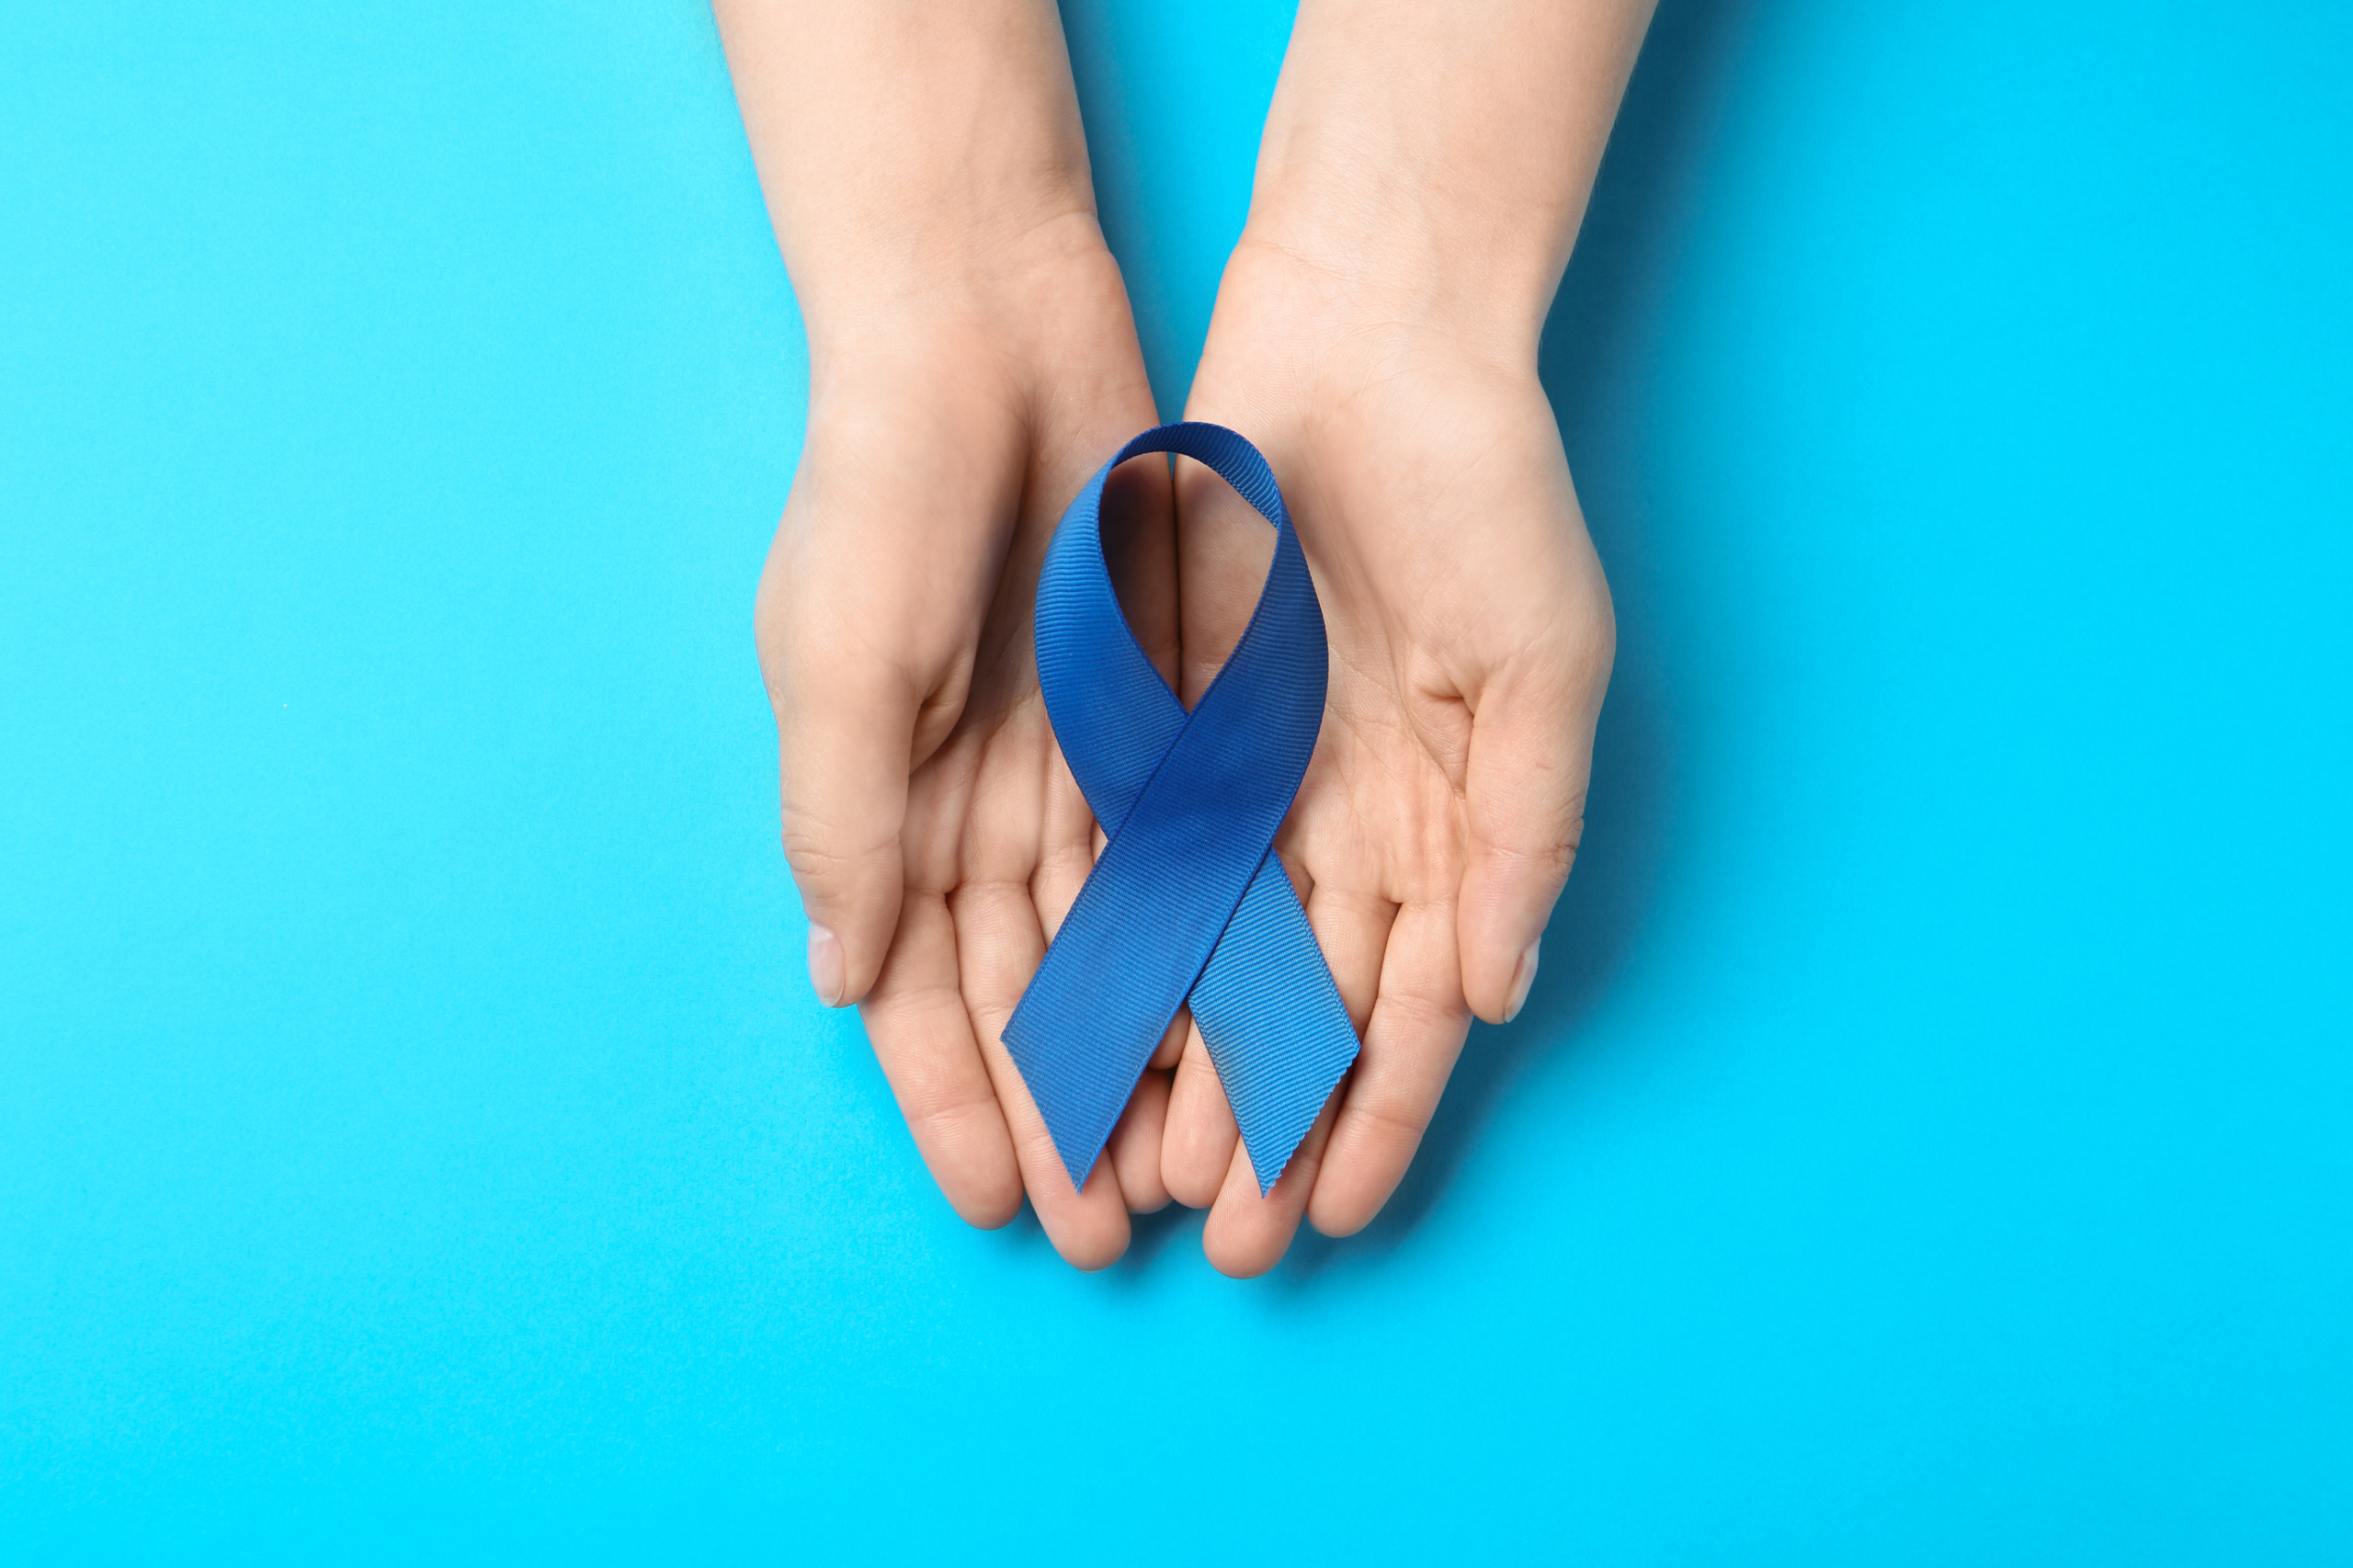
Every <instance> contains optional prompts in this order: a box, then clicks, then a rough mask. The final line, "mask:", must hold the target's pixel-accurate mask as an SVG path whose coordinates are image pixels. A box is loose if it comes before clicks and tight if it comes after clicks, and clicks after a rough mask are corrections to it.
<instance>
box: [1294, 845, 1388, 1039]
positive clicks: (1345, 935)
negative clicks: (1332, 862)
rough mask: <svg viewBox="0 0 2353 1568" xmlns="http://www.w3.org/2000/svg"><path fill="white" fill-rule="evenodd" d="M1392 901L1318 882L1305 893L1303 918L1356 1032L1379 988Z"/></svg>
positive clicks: (1362, 1026)
mask: <svg viewBox="0 0 2353 1568" xmlns="http://www.w3.org/2000/svg"><path fill="white" fill-rule="evenodd" d="M1396 920H1397V906H1396V905H1395V904H1393V903H1390V902H1389V901H1388V900H1387V899H1385V898H1382V897H1381V895H1380V894H1378V893H1369V892H1352V891H1350V890H1347V889H1345V888H1341V887H1337V886H1335V885H1334V884H1332V883H1330V882H1317V883H1316V884H1315V886H1314V888H1313V891H1311V892H1309V893H1308V895H1307V923H1308V925H1309V926H1312V927H1313V928H1314V931H1315V945H1316V946H1317V947H1319V948H1321V949H1324V963H1325V964H1326V965H1327V966H1328V967H1329V968H1330V969H1331V971H1332V980H1333V983H1335V984H1336V985H1337V986H1339V988H1340V1001H1341V1002H1342V1003H1343V1004H1344V1005H1345V1006H1347V1009H1348V1022H1349V1023H1351V1024H1353V1025H1355V1026H1356V1030H1357V1033H1358V1036H1359V1037H1361V1036H1362V1035H1363V1033H1364V1028H1365V1024H1366V1022H1367V1021H1368V1020H1369V1019H1370V1018H1371V1017H1372V1004H1373V999H1374V997H1375V996H1376V995H1378V994H1379V993H1380V989H1381V955H1382V953H1383V952H1385V951H1386V950H1387V949H1388V947H1389V931H1390V927H1391V926H1393V925H1394V924H1395V923H1396Z"/></svg>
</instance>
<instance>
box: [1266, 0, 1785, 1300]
mask: <svg viewBox="0 0 2353 1568" xmlns="http://www.w3.org/2000/svg"><path fill="white" fill-rule="evenodd" d="M1749 9H1750V8H1749V6H1746V5H1745V4H1743V3H1740V0H1681V3H1677V0H1666V4H1665V5H1664V6H1662V7H1661V8H1660V12H1659V15H1658V18H1657V20H1656V21H1655V22H1654V25H1653V27H1652V28H1651V33H1650V37H1649V39H1648V40H1647V41H1646V42H1645V43H1644V45H1643V56H1642V61H1641V62H1640V64H1639V65H1638V66H1637V67H1636V69H1635V73H1634V78H1633V81H1632V83H1631V85H1629V87H1628V89H1627V95H1626V102H1625V106H1624V108H1622V109H1621V110H1620V114H1619V118H1618V124H1617V128H1616V130H1615V131H1614V132H1613V134H1612V136H1611V139H1610V143H1609V151H1608V156H1607V157H1606V158H1605V160H1604V161H1603V165H1602V169H1601V175H1600V178H1599V179H1598V181H1597V183H1596V185H1595V188H1594V195H1593V204H1592V206H1591V208H1590V210H1588V211H1587V213H1586V221H1585V226H1584V228H1583V230H1582V232H1581V233H1579V235H1578V238H1577V247H1576V253H1575V256H1574V258H1573V260H1572V261H1571V264H1570V267H1569V272H1568V276H1567V278H1565V279H1564V280H1563V283H1562V286H1561V292H1560V297H1559V299H1558V300H1557V301H1556V302H1555V303H1554V305H1553V308H1552V316H1551V318H1550V319H1549V320H1548V321H1547V322H1546V323H1545V326H1544V341H1543V346H1542V349H1541V358H1540V369H1541V371H1542V374H1543V378H1544V387H1545V391H1546V392H1548V393H1549V394H1550V395H1551V397H1552V407H1553V410H1554V412H1555V413H1556V414H1557V415H1559V418H1560V421H1561V428H1562V432H1563V437H1564V438H1565V440H1566V442H1567V446H1568V451H1569V461H1570V466H1571V469H1572V470H1573V472H1575V473H1576V475H1577V476H1578V489H1579V493H1580V495H1581V497H1582V499H1583V500H1584V503H1585V506H1586V523H1587V526H1588V527H1590V528H1591V529H1592V530H1593V536H1594V542H1595V544H1596V546H1597V548H1598V549H1599V551H1600V552H1601V559H1602V562H1603V563H1604V565H1605V566H1607V567H1608V569H1609V573H1610V580H1611V585H1612V592H1613V594H1614V595H1615V597H1616V600H1617V612H1618V640H1619V652H1618V664H1617V668H1616V671H1615V672H1614V674H1613V676H1612V677H1611V680H1610V687H1609V696H1608V701H1607V702H1606V703H1605V704H1604V706H1603V709H1602V714H1601V726H1600V731H1599V733H1598V735H1597V739H1596V744H1595V755H1594V767H1593V786H1592V791H1591V796H1590V800H1589V802H1588V806H1587V810H1586V832H1585V840H1584V845H1583V847H1582V850H1581V852H1580V854H1579V856H1578V859H1577V865H1576V869H1575V871H1574V874H1573V875H1572V876H1571V877H1570V879H1569V886H1568V891H1567V892H1565V893H1564V894H1563V897H1562V900H1561V903H1560V907H1559V908H1558V910H1557V911H1555V913H1554V915H1553V916H1552V925H1551V926H1549V927H1548V928H1547V929H1546V931H1545V934H1544V960H1543V966H1542V968H1541V969H1540V971H1539V973H1538V978H1537V982H1536V985H1535V988H1534V990H1533V991H1532V992H1531V993H1530V994H1529V1002H1528V1008H1527V1011H1526V1012H1525V1013H1524V1014H1523V1015H1522V1016H1521V1017H1520V1018H1519V1019H1518V1021H1516V1022H1515V1023H1514V1024H1513V1026H1512V1027H1511V1028H1504V1029H1495V1028H1487V1027H1485V1026H1484V1025H1477V1024H1474V1025H1473V1026H1472V1033H1471V1040H1470V1042H1469V1043H1468V1045H1466V1046H1465V1047H1464V1049H1463V1053H1462V1060H1461V1062H1460V1063H1459V1064H1458V1065H1457V1066H1456V1067H1455V1070H1454V1077H1453V1080H1452V1082H1451V1083H1449V1085H1448V1086H1447V1091H1446V1097H1445V1099H1444V1100H1443V1101H1442V1102H1441V1103H1440V1104H1439V1106H1438V1116H1437V1118H1436V1119H1434V1120H1433V1121H1432V1122H1431V1123H1430V1129H1429V1132H1428V1134H1427V1136H1426V1137H1425V1138H1424V1139H1423V1141H1422V1147H1421V1152H1420V1153H1419V1154H1418V1155H1416V1156H1415V1161H1414V1165H1413V1168H1412V1169H1411V1170H1409V1171H1408V1172H1407V1173H1406V1176H1405V1179H1404V1183H1403V1184H1402V1185H1401V1186H1400V1187H1398V1189H1397V1193H1396V1196H1394V1197H1393V1198H1392V1199H1390V1201H1389V1206H1388V1207H1387V1208H1386V1209H1384V1210H1382V1211H1381V1217H1380V1218H1379V1219H1377V1220H1375V1221H1373V1223H1372V1224H1371V1225H1370V1226H1369V1227H1368V1228H1367V1229H1366V1230H1365V1231H1364V1232H1363V1233H1360V1234H1358V1235H1357V1236H1354V1237H1350V1238H1347V1239H1346V1240H1342V1241H1332V1240H1329V1239H1326V1238H1325V1237H1323V1236H1319V1235H1317V1234H1315V1233H1314V1232H1313V1231H1312V1230H1309V1229H1306V1228H1305V1227H1302V1230H1301V1233H1300V1236H1299V1239H1298V1241H1297V1242H1296V1243H1294V1244H1292V1247H1291V1251H1290V1257H1289V1258H1288V1259H1287V1260H1286V1261H1285V1263H1284V1264H1283V1266H1282V1268H1281V1270H1280V1272H1279V1277H1280V1278H1287V1279H1289V1280H1290V1281H1293V1282H1294V1283H1301V1284H1303V1283H1306V1282H1309V1281H1312V1280H1313V1279H1315V1278H1318V1277H1319V1276H1321V1275H1323V1274H1324V1273H1325V1272H1326V1271H1336V1270H1342V1269H1345V1268H1347V1267H1350V1266H1352V1265H1357V1264H1369V1263H1373V1262H1376V1261H1378V1260H1380V1259H1382V1258H1385V1257H1386V1256H1388V1255H1389V1254H1391V1253H1392V1252H1394V1251H1396V1250H1397V1249H1398V1248H1399V1247H1400V1246H1401V1245H1402V1244H1404V1241H1405V1240H1406V1238H1407V1237H1409V1236H1410V1235H1411V1234H1412V1233H1414V1231H1415V1229H1416V1228H1417V1227H1418V1226H1419V1225H1420V1224H1421V1222H1422V1221H1423V1219H1424V1218H1425V1217H1426V1216H1427V1214H1428V1213H1429V1212H1430V1210H1431V1209H1432V1208H1433V1207H1435V1206H1436V1204H1437V1202H1438V1199H1439V1198H1440V1197H1441V1196H1442V1195H1443V1194H1444V1192H1445V1191H1446V1188H1447V1187H1448V1185H1449V1183H1450V1182H1451V1181H1452V1180H1453V1178H1454V1176H1455V1174H1456V1173H1457V1171H1458V1170H1460V1168H1461V1165H1462V1162H1463V1160H1464V1159H1465V1157H1466V1156H1467V1155H1468V1153H1469V1152H1470V1149H1471V1147H1472V1143H1473V1142H1475V1141H1476V1139H1477V1138H1478V1136H1479V1134H1480V1132H1481V1131H1482V1130H1483V1128H1484V1127H1485V1126H1486V1124H1487V1122H1488V1120H1489V1119H1490V1118H1491V1117H1492V1115H1493V1113H1494V1110H1495V1106H1496V1105H1497V1103H1498V1102H1499V1100H1500V1099H1501V1097H1502V1096H1504V1095H1505V1094H1506V1092H1508V1090H1509V1089H1510V1087H1511V1085H1514V1084H1515V1083H1517V1082H1518V1081H1519V1080H1520V1079H1521V1078H1522V1076H1523V1075H1524V1074H1525V1071H1526V1068H1527V1065H1528V1063H1529V1062H1530V1061H1531V1060H1532V1059H1533V1058H1534V1057H1535V1056H1536V1055H1538V1054H1540V1053H1542V1052H1544V1051H1551V1050H1557V1049H1559V1048H1560V1047H1562V1046H1563V1045H1564V1044H1566V1043H1568V1042H1570V1041H1573V1040H1574V1038H1575V1032H1576V1030H1577V1029H1578V1028H1579V1026H1580V1025H1581V1024H1582V1023H1583V1021H1584V1020H1585V1019H1586V1017H1589V1016H1590V1015H1591V1014H1592V1012H1593V1011H1594V1009H1595V1007H1596V1006H1597V1005H1598V1004H1599V1002H1600V1000H1601V999H1602V997H1603V996H1604V995H1605V994H1607V992H1608V987H1609V985H1610V983H1611V982H1612V980H1613V979H1614V978H1615V977H1616V976H1617V975H1618V974H1619V973H1620V972H1621V971H1623V970H1624V968H1625V966H1626V964H1627V961H1628V960H1629V959H1630V957H1631V954H1632V953H1633V951H1634V950H1635V948H1636V946H1637V945H1638V943H1639V942H1640V940H1641V937H1642V933H1643V925H1644V923H1645V920H1646V918H1647V916H1648V915H1649V912H1650V909H1651V907H1652V905H1653V903H1654V898H1655V894H1656V892H1657V889H1658V886H1659V884H1660V881H1661V879H1662V875H1663V872H1664V868H1665V859H1666V855H1665V850H1666V845H1667V842H1668V837H1669V833H1670V829H1671V824H1672V808H1673V803H1674V797H1675V782H1676V749H1675V744H1674V734H1675V727H1674V725H1673V723H1672V722H1671V716H1672V714H1673V712H1674V711H1675V710H1676V708H1677V703H1676V702H1675V700H1674V693H1673V692H1672V691H1671V690H1670V689H1669V687H1668V685H1667V682H1666V680H1665V676H1664V673H1663V672H1664V669H1665V661H1662V660H1661V659H1660V658H1658V657H1657V656H1656V650H1655V645H1654V641H1653V632H1652V628H1653V627H1654V626H1655V625H1656V624H1657V621H1658V619H1659V618H1657V617H1656V616H1654V615H1652V614H1650V613H1648V612H1649V610H1650V608H1651V606H1652V605H1653V604H1654V603H1656V602H1657V598H1658V587H1659V585H1657V584H1656V583H1655V581H1654V577H1653V574H1651V573H1650V572H1648V571H1646V570H1645V569H1644V567H1645V565H1646V563H1647V562H1648V559H1649V556H1650V551H1647V550H1646V549H1645V548H1644V543H1645V541H1644V538H1643V525H1644V523H1645V521H1646V517H1645V514H1646V511H1647V508H1646V507H1645V506H1643V496H1644V495H1645V494H1646V490H1645V486H1644V483H1643V474H1642V473H1641V472H1639V471H1638V469H1637V468H1636V467H1635V466H1634V465H1635V464H1638V463H1639V461H1640V460H1641V457H1642V453H1643V447H1644V443H1643V442H1642V441H1641V440H1639V439H1638V438H1636V433H1635V432H1633V431H1631V430H1630V429H1628V428H1627V421H1628V405H1629V404H1630V403H1632V402H1633V401H1634V399H1633V397H1632V396H1631V392H1630V391H1629V389H1628V386H1627V375H1626V371H1627V369H1628V367H1629V364H1630V363H1631V361H1630V358H1629V352H1628V345H1629V342H1630V340H1631V339H1633V338H1635V337H1637V336H1638V335H1639V333H1640V331H1641V329H1642V327H1643V324H1644V323H1645V322H1646V321H1648V320H1649V319H1650V318H1651V316H1652V314H1653V310H1654V302H1655V300H1656V293H1657V289H1658V279H1659V278H1660V276H1661V274H1662V273H1663V271H1664V270H1665V260H1666V258H1668V257H1671V256H1673V255H1674V254H1675V252H1676V251H1677V248H1678V247H1679V244H1680V237H1681V234H1682V233H1683V232H1684V229H1685V226H1686V225H1687V224H1688V221H1689V216H1690V214H1691V212H1692V210H1693V205H1694V204H1693V201H1692V199H1691V198H1692V190H1693V187H1694V184H1695V177H1694V176H1695V168H1696V165H1697V163H1698V157H1699V153H1700V152H1701V151H1702V150H1703V148H1704V146H1705V144H1706V142H1707V141H1708V133H1709V130H1710V128H1711V126H1712V125H1713V124H1714V123H1715V122H1716V121H1717V120H1718V119H1720V109H1719V106H1720V104H1721V103H1722V97H1723V94H1724V92H1725V90H1726V88H1727V85H1728V84H1729V81H1730V79H1731V72H1730V71H1729V69H1728V65H1729V62H1731V61H1732V60H1733V57H1734V56H1735V55H1736V54H1737V53H1738V44H1739V42H1740V40H1741V39H1742V38H1743V37H1745V35H1746V34H1747V33H1748V31H1749V27H1748V21H1749Z"/></svg>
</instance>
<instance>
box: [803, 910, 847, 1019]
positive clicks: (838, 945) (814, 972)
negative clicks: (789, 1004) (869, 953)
mask: <svg viewBox="0 0 2353 1568" xmlns="http://www.w3.org/2000/svg"><path fill="white" fill-rule="evenodd" d="M809 983H810V984H811V985H812V986H813V987H814V988H815V989H816V992H817V1000H818V1001H820V1002H823V1003H824V1005H825V1006H828V1007H838V1006H841V1005H842V988H843V986H844V985H845V984H846V983H847V982H846V981H845V980H844V979H843V977H842V939H841V938H840V937H836V936H835V935H834V933H833V931H832V929H831V928H830V927H828V926H810V927H809Z"/></svg>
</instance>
